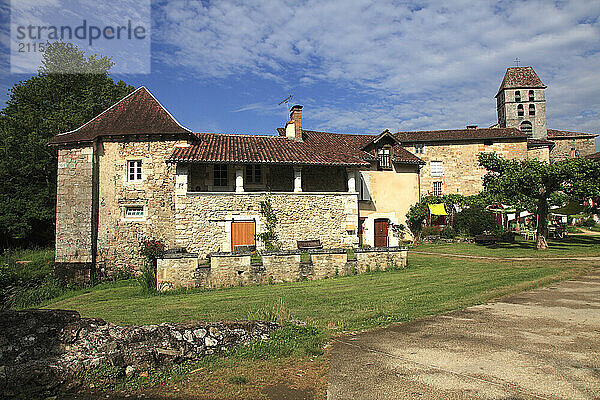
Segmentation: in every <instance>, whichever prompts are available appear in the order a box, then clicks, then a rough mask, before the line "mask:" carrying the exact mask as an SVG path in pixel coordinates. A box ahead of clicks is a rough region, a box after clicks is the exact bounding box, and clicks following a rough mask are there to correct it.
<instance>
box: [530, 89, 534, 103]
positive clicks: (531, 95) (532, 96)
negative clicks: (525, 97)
mask: <svg viewBox="0 0 600 400" xmlns="http://www.w3.org/2000/svg"><path fill="white" fill-rule="evenodd" d="M534 100H535V95H534V94H533V90H530V91H529V101H534Z"/></svg>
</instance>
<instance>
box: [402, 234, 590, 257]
mask: <svg viewBox="0 0 600 400" xmlns="http://www.w3.org/2000/svg"><path fill="white" fill-rule="evenodd" d="M548 245H549V247H550V248H549V249H548V250H544V251H539V250H536V249H535V241H533V240H525V239H524V238H523V237H521V236H517V237H516V238H515V242H514V243H498V244H494V245H479V244H475V243H428V244H421V245H417V246H414V247H413V248H412V250H417V251H426V252H431V253H448V254H464V255H472V256H484V257H535V258H547V257H574V256H581V257H594V256H597V257H600V236H584V235H572V236H567V237H565V238H564V239H560V240H555V239H549V240H548Z"/></svg>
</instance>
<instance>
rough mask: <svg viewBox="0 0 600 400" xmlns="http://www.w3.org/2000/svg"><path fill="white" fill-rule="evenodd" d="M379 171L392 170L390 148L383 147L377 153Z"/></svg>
mask: <svg viewBox="0 0 600 400" xmlns="http://www.w3.org/2000/svg"><path fill="white" fill-rule="evenodd" d="M377 161H378V164H379V169H392V148H391V147H389V146H388V147H384V148H382V149H379V151H378V152H377Z"/></svg>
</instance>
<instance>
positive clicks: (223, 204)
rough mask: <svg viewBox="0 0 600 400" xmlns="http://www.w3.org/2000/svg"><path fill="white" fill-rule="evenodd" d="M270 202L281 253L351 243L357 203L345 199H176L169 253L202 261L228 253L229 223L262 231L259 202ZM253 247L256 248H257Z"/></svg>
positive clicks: (197, 196) (340, 195) (354, 198)
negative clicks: (303, 244)
mask: <svg viewBox="0 0 600 400" xmlns="http://www.w3.org/2000/svg"><path fill="white" fill-rule="evenodd" d="M267 198H269V199H270V201H271V205H272V208H273V212H274V214H275V215H276V217H277V225H276V233H277V236H278V239H279V242H280V244H281V248H282V249H295V248H296V247H297V243H296V241H297V240H310V239H319V240H321V243H322V244H323V246H324V247H339V246H343V245H352V244H355V243H357V241H358V237H357V236H356V225H357V223H358V198H357V195H356V194H349V193H327V194H316V193H271V194H267V193H241V194H239V193H238V194H236V193H185V192H183V193H181V194H178V195H177V196H176V201H175V202H176V204H175V215H174V226H175V229H176V234H175V235H176V243H175V247H183V248H186V249H187V251H188V252H190V253H198V254H200V255H201V256H206V255H207V254H209V253H212V252H223V251H231V250H232V249H231V222H232V221H234V220H250V221H255V223H256V233H257V234H259V233H261V232H263V231H264V229H265V228H264V217H263V216H262V214H261V210H260V202H261V201H263V200H266V199H267ZM263 246H264V245H263V243H261V242H258V243H257V247H258V248H259V249H261V248H263Z"/></svg>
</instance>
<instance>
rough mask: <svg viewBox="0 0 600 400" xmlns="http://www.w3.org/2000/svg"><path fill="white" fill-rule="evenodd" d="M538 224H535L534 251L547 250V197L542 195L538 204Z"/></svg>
mask: <svg viewBox="0 0 600 400" xmlns="http://www.w3.org/2000/svg"><path fill="white" fill-rule="evenodd" d="M537 214H538V224H537V235H536V236H537V241H536V249H538V250H548V241H547V240H546V237H547V236H548V196H546V193H544V194H542V196H541V197H540V200H539V202H538V210H537Z"/></svg>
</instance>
